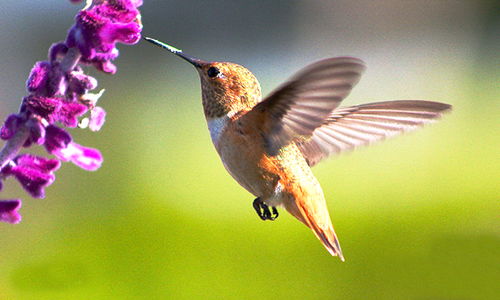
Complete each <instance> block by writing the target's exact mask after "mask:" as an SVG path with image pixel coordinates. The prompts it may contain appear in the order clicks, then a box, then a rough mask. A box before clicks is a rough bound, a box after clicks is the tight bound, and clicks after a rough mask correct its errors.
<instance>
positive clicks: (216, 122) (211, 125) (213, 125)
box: [207, 116, 229, 146]
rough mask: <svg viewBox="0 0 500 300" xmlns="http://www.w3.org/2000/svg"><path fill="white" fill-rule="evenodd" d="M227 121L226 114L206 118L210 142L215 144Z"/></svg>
mask: <svg viewBox="0 0 500 300" xmlns="http://www.w3.org/2000/svg"><path fill="white" fill-rule="evenodd" d="M228 121H229V117H228V116H224V117H220V118H213V119H210V120H207V124H208V130H210V137H211V138H212V143H214V145H216V146H217V143H218V142H219V138H220V136H221V134H222V132H223V131H224V129H225V128H226V125H227V122H228Z"/></svg>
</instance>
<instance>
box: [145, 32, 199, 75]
mask: <svg viewBox="0 0 500 300" xmlns="http://www.w3.org/2000/svg"><path fill="white" fill-rule="evenodd" d="M144 39H145V40H146V41H148V42H150V43H152V44H155V45H156V46H158V47H162V48H164V49H167V50H168V51H170V52H172V53H173V54H175V55H177V56H179V57H181V58H182V59H184V60H186V61H187V62H189V63H190V64H192V65H193V66H195V67H197V68H201V66H202V64H203V63H206V62H205V61H203V60H201V59H198V58H196V57H192V56H191V55H187V54H185V53H184V52H182V50H180V49H177V48H175V47H172V46H170V45H167V44H165V43H162V42H160V41H159V40H155V39H152V38H149V37H144Z"/></svg>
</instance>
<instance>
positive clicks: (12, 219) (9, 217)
mask: <svg viewBox="0 0 500 300" xmlns="http://www.w3.org/2000/svg"><path fill="white" fill-rule="evenodd" d="M20 208H21V200H18V199H14V200H1V201H0V221H2V222H7V223H11V224H17V223H19V222H21V215H20V214H19V213H18V211H19V209H20Z"/></svg>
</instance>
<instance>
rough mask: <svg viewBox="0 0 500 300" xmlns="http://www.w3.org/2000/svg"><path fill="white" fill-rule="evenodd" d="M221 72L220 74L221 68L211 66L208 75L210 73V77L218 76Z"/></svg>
mask: <svg viewBox="0 0 500 300" xmlns="http://www.w3.org/2000/svg"><path fill="white" fill-rule="evenodd" d="M219 74H220V71H219V69H217V68H216V67H210V68H208V70H207V75H208V77H210V78H213V77H216V76H217V75H219Z"/></svg>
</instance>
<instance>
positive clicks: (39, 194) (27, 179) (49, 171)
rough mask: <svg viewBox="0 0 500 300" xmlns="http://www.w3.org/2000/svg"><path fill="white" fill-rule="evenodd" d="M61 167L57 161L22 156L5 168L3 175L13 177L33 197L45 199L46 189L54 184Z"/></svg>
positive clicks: (27, 155)
mask: <svg viewBox="0 0 500 300" xmlns="http://www.w3.org/2000/svg"><path fill="white" fill-rule="evenodd" d="M60 165H61V163H60V162H59V161H58V160H57V159H46V158H43V157H39V156H34V155H30V154H22V155H19V156H17V157H16V158H15V159H14V160H12V162H11V163H10V164H9V165H7V166H5V167H4V168H3V169H2V171H1V174H2V176H4V177H7V176H10V175H13V176H14V177H16V179H17V180H18V181H19V182H20V183H21V185H22V187H23V188H24V189H25V190H26V191H27V192H28V193H29V194H30V195H31V196H32V197H34V198H43V197H45V190H44V189H45V187H47V186H48V185H50V184H51V183H52V182H54V180H55V175H54V171H55V170H57V169H58V168H59V166H60Z"/></svg>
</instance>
